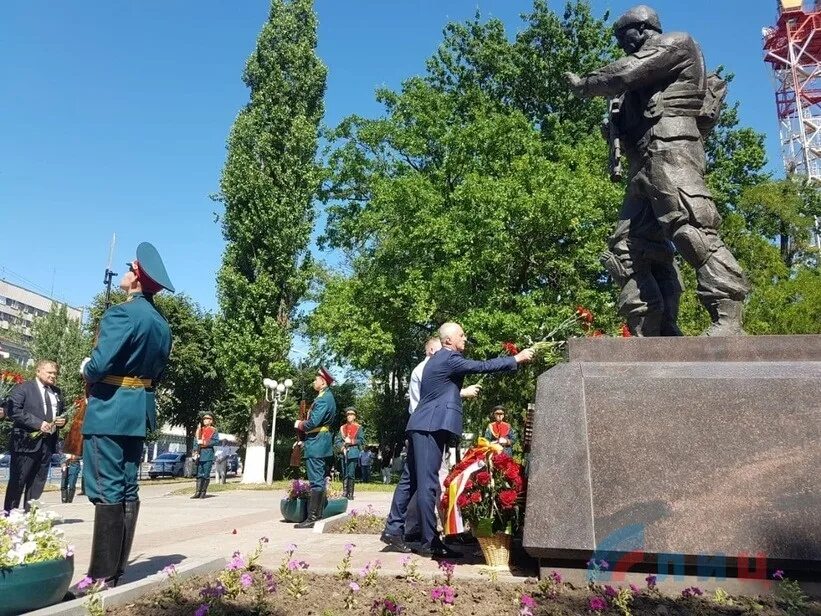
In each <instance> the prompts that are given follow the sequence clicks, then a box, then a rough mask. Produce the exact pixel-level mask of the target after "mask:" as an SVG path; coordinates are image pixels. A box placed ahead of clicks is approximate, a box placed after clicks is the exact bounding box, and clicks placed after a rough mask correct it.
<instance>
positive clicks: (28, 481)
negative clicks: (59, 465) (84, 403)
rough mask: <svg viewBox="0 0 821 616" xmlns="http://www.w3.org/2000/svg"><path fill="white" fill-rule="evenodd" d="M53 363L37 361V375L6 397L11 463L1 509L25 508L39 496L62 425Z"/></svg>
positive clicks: (61, 408) (61, 405)
mask: <svg viewBox="0 0 821 616" xmlns="http://www.w3.org/2000/svg"><path fill="white" fill-rule="evenodd" d="M57 373H58V368H57V364H56V363H55V362H53V361H50V360H40V361H39V362H37V370H36V374H37V376H36V377H35V378H34V379H32V380H31V381H26V382H25V383H21V384H20V385H18V386H17V387H15V388H14V389H13V390H12V392H11V396H10V397H9V405H8V413H9V419H11V420H12V421H13V422H14V427H13V428H12V433H11V465H10V467H9V483H8V485H7V486H6V498H5V501H4V503H3V509H4V510H6V511H11V510H12V509H17V508H18V507H20V500H21V497H22V500H23V505H24V507H25V509H26V510H28V508H29V505H28V503H29V501H30V500H36V499H38V498H40V496H41V495H42V494H43V487H45V485H46V480H47V479H48V472H49V467H50V464H51V454H53V453H55V452H56V451H57V438H58V434H57V432H58V430H59V428H62V427H63V426H64V425H65V424H66V420H65V417H62V415H63V411H64V410H65V407H64V405H63V397H62V395H61V394H60V388H59V387H57V386H56V383H57Z"/></svg>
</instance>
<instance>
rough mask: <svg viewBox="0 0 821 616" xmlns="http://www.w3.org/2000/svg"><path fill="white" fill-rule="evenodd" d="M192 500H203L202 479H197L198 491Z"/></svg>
mask: <svg viewBox="0 0 821 616" xmlns="http://www.w3.org/2000/svg"><path fill="white" fill-rule="evenodd" d="M191 498H202V479H200V478H199V477H197V489H196V491H195V492H194V496H192V497H191Z"/></svg>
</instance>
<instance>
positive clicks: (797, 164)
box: [762, 0, 821, 243]
mask: <svg viewBox="0 0 821 616" xmlns="http://www.w3.org/2000/svg"><path fill="white" fill-rule="evenodd" d="M762 33H763V35H764V61H765V62H767V63H768V64H769V65H770V66H771V67H772V70H773V76H774V78H775V86H776V90H775V105H776V109H777V111H778V123H779V126H780V131H781V154H782V156H783V158H784V168H785V170H786V172H787V174H788V175H792V174H797V175H803V176H805V177H807V178H808V179H809V180H810V181H812V182H817V183H818V185H819V187H821V0H778V21H777V22H776V24H775V27H769V28H764V30H763V32H762ZM818 223H819V221H818V220H816V233H815V237H814V238H813V239H814V243H818V242H819V239H820V238H819V235H818V228H819V225H818Z"/></svg>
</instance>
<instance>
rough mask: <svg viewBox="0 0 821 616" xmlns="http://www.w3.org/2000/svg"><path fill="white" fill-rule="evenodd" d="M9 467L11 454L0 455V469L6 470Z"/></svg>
mask: <svg viewBox="0 0 821 616" xmlns="http://www.w3.org/2000/svg"><path fill="white" fill-rule="evenodd" d="M9 466H11V454H10V453H0V468H8V467H9Z"/></svg>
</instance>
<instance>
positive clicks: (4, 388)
mask: <svg viewBox="0 0 821 616" xmlns="http://www.w3.org/2000/svg"><path fill="white" fill-rule="evenodd" d="M24 380H25V379H23V375H22V374H19V373H18V372H12V371H11V370H3V371H2V372H0V403H2V402H3V401H4V400H5V399H6V398H8V397H9V394H10V393H11V390H12V389H14V386H15V385H19V384H20V383H22V382H23V381H24Z"/></svg>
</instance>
